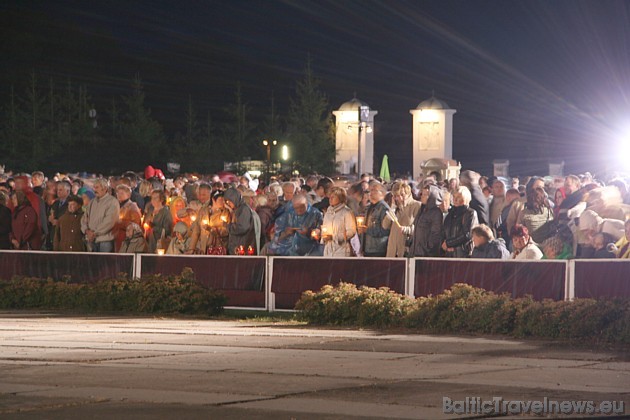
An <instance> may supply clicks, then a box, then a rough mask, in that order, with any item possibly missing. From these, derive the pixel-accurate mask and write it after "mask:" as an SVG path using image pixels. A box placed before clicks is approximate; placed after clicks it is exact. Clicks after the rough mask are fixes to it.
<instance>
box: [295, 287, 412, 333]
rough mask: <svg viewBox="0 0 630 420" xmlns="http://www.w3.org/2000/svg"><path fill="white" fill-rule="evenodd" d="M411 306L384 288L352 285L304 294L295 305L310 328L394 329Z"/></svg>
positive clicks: (410, 301) (401, 296) (408, 299)
mask: <svg viewBox="0 0 630 420" xmlns="http://www.w3.org/2000/svg"><path fill="white" fill-rule="evenodd" d="M411 305H413V299H411V298H408V297H406V296H403V295H400V294H398V293H395V292H393V291H391V290H389V288H387V287H381V288H380V289H374V288H371V287H366V286H361V287H360V288H358V289H357V287H356V286H355V285H354V284H352V283H339V284H338V285H337V286H335V287H333V286H330V285H326V286H324V287H323V288H322V289H321V290H320V291H319V292H317V293H313V292H312V291H310V290H308V291H306V292H304V293H303V294H302V297H301V298H300V300H299V301H298V303H297V305H296V309H297V310H299V311H301V312H300V317H301V318H302V319H303V320H305V321H308V322H310V323H312V324H329V325H330V324H332V325H358V326H377V327H385V326H396V325H400V323H401V321H402V317H403V315H404V314H405V313H406V312H407V311H408V308H409V307H410V306H411Z"/></svg>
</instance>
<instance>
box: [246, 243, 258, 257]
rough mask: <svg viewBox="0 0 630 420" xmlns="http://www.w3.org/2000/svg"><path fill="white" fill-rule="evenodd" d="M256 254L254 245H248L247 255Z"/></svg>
mask: <svg viewBox="0 0 630 420" xmlns="http://www.w3.org/2000/svg"><path fill="white" fill-rule="evenodd" d="M254 254H256V252H255V251H254V247H253V246H251V245H250V246H248V247H247V255H254Z"/></svg>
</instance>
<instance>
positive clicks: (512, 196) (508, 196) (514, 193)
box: [505, 188, 521, 205]
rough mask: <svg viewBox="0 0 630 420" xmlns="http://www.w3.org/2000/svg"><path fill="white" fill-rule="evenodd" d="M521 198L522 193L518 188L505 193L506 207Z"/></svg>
mask: <svg viewBox="0 0 630 420" xmlns="http://www.w3.org/2000/svg"><path fill="white" fill-rule="evenodd" d="M520 197H521V193H519V192H518V190H517V189H516V188H510V189H509V190H507V191H506V193H505V205H508V204H510V203H511V202H512V201H514V200H517V199H518V198H520Z"/></svg>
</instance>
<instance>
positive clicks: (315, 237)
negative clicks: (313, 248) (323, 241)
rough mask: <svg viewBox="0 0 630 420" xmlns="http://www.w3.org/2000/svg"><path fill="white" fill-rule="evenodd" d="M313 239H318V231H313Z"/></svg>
mask: <svg viewBox="0 0 630 420" xmlns="http://www.w3.org/2000/svg"><path fill="white" fill-rule="evenodd" d="M311 238H313V239H315V240H316V239H317V231H316V230H312V231H311Z"/></svg>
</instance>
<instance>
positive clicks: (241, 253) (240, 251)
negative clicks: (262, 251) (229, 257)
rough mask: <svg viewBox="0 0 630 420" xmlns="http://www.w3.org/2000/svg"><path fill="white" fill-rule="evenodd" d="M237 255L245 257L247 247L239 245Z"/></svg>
mask: <svg viewBox="0 0 630 420" xmlns="http://www.w3.org/2000/svg"><path fill="white" fill-rule="evenodd" d="M235 254H236V255H245V246H243V245H239V246H238V247H236V252H235Z"/></svg>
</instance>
